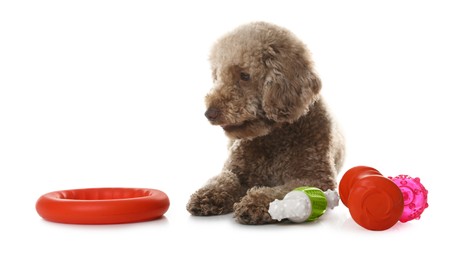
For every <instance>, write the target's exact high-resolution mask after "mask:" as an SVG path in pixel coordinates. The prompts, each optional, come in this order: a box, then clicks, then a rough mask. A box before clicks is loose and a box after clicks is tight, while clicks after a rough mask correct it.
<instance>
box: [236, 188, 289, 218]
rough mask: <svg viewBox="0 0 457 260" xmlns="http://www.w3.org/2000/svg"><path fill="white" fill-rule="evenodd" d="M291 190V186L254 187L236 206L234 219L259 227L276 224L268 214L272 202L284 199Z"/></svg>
mask: <svg viewBox="0 0 457 260" xmlns="http://www.w3.org/2000/svg"><path fill="white" fill-rule="evenodd" d="M290 190H291V186H290V185H282V186H276V187H254V188H252V189H250V190H249V191H248V192H247V194H246V196H244V197H243V198H242V199H241V201H240V202H238V203H236V204H235V207H234V210H235V213H234V217H235V219H236V221H238V222H239V223H241V224H248V225H259V224H270V223H276V222H278V221H277V220H274V219H272V218H271V216H270V214H269V213H268V208H269V206H270V202H272V201H274V200H275V199H282V198H283V197H284V196H285V195H286V194H287V193H288V192H289V191H290Z"/></svg>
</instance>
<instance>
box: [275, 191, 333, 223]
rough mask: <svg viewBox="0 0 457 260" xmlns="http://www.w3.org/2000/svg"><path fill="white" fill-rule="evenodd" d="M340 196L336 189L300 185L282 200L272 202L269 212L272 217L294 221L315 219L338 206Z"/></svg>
mask: <svg viewBox="0 0 457 260" xmlns="http://www.w3.org/2000/svg"><path fill="white" fill-rule="evenodd" d="M338 202H339V196H338V193H337V192H336V191H334V190H327V191H325V192H323V191H322V190H320V189H318V188H315V187H307V186H304V187H298V188H296V189H294V190H293V191H291V192H289V193H287V194H286V196H284V199H282V200H278V199H276V200H274V201H273V202H270V207H269V209H268V213H270V216H271V218H273V219H275V220H278V221H281V220H283V219H288V220H290V221H292V222H297V223H299V222H305V221H313V220H316V219H317V218H319V217H320V216H322V215H323V214H324V213H325V211H326V210H327V209H328V208H329V209H333V208H334V207H336V206H338Z"/></svg>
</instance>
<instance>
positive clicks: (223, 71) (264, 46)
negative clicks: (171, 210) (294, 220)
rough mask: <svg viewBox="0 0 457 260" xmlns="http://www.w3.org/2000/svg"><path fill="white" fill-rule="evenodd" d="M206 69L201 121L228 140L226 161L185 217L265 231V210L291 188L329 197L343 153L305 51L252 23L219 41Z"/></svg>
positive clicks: (283, 34)
mask: <svg viewBox="0 0 457 260" xmlns="http://www.w3.org/2000/svg"><path fill="white" fill-rule="evenodd" d="M210 62H211V65H212V72H213V80H214V87H213V89H212V90H211V91H210V92H209V93H208V95H207V96H206V105H207V111H206V113H205V115H206V117H207V118H208V119H209V121H210V122H211V124H213V125H219V126H221V127H222V128H223V129H224V131H225V134H226V135H227V136H228V137H229V139H230V146H229V147H230V148H229V157H228V159H227V161H226V163H225V165H224V168H223V170H222V173H221V174H219V175H218V176H216V177H214V178H213V179H211V180H210V181H209V182H208V183H207V184H206V185H205V186H204V187H202V188H201V189H199V190H197V191H196V192H195V193H194V194H193V195H192V196H191V198H190V200H189V202H188V204H187V210H188V211H189V212H190V213H191V214H193V215H204V216H207V215H218V214H226V213H230V212H232V211H234V217H235V218H236V220H237V221H238V222H240V223H243V224H267V223H274V222H276V221H275V220H273V219H272V218H271V217H270V215H269V214H268V207H269V203H270V202H271V201H273V200H274V199H282V198H283V197H284V195H285V194H286V193H287V192H289V191H290V190H292V189H293V188H296V187H298V186H304V185H307V186H314V187H318V188H320V189H322V190H327V189H335V188H336V176H337V173H338V171H339V170H340V168H341V166H342V163H343V157H344V145H343V141H342V136H341V134H340V133H339V132H338V131H337V129H336V127H335V124H334V122H333V121H332V119H331V116H330V115H329V113H328V111H327V109H326V105H325V104H324V102H323V100H322V98H321V97H320V94H319V93H320V89H321V81H320V79H319V77H318V76H317V74H316V73H315V71H314V69H313V63H312V61H311V58H310V54H309V51H308V50H307V48H306V46H305V45H304V44H303V43H302V42H301V41H300V40H299V39H298V38H297V37H295V36H294V35H293V34H292V33H291V32H289V31H288V30H286V29H284V28H281V27H278V26H276V25H272V24H268V23H264V22H255V23H250V24H247V25H243V26H240V27H238V28H236V29H235V30H234V31H232V32H230V33H228V34H227V35H225V36H224V37H222V38H221V39H220V40H219V41H218V42H217V43H216V44H215V46H214V48H213V49H212V52H211V55H210Z"/></svg>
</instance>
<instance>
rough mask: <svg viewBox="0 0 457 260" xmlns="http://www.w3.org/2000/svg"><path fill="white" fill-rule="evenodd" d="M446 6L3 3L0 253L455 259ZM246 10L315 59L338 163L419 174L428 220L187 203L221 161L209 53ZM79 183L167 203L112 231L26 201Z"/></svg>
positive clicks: (452, 57) (451, 61)
mask: <svg viewBox="0 0 457 260" xmlns="http://www.w3.org/2000/svg"><path fill="white" fill-rule="evenodd" d="M162 2H163V3H162ZM299 2H300V4H298V3H299ZM451 2H452V1H448V2H444V1H379V2H376V3H375V2H374V1H334V2H328V1H315V2H309V1H296V2H292V1H285V0H281V1H233V0H232V1H196V0H193V1H98V0H90V1H86V0H80V1H57V0H56V1H46V0H43V1H20V0H16V1H2V2H0V176H1V180H0V205H1V206H0V237H1V241H2V242H1V243H2V244H1V245H0V248H1V249H0V259H26V258H27V259H30V258H31V257H33V258H34V259H35V258H36V259H65V258H66V259H97V258H98V259H172V258H173V259H176V257H183V258H184V257H185V258H186V259H247V258H255V259H260V258H266V259H278V258H281V259H293V258H305V259H311V258H317V259H319V258H340V259H341V257H343V258H344V259H347V258H349V257H351V258H352V259H364V258H371V259H386V258H395V259H400V258H408V259H414V258H417V257H419V256H422V257H424V258H425V257H433V256H437V255H446V256H447V258H449V259H451V258H453V257H455V256H456V253H455V249H452V248H451V246H455V239H454V236H455V232H456V231H457V230H456V224H455V222H456V221H455V213H456V210H455V199H453V198H454V197H455V192H454V191H455V188H454V187H455V181H456V177H455V175H456V169H455V156H456V150H455V147H456V145H457V142H456V138H455V133H456V130H457V127H456V125H455V121H456V116H455V112H456V111H457V105H456V102H455V99H456V94H455V89H456V87H457V79H456V69H457V64H456V60H457V52H456V50H455V49H456V46H457V40H456V38H455V32H456V24H457V16H456V8H455V7H454V5H453V4H452V3H451ZM256 20H263V21H268V22H272V23H276V24H278V25H281V26H284V27H287V28H289V29H290V30H292V31H293V32H294V33H295V34H296V35H297V36H298V37H300V38H301V39H302V40H303V41H304V42H305V43H306V44H307V45H308V47H309V49H310V50H311V52H312V53H313V57H314V60H315V63H316V69H317V71H318V72H319V74H320V77H321V79H322V82H323V91H322V94H323V95H324V96H325V98H326V100H327V102H328V104H329V105H330V108H331V109H332V111H333V114H334V115H335V117H336V118H337V120H338V122H339V123H340V125H341V127H342V129H343V131H344V133H345V136H346V141H347V159H346V162H345V165H344V169H343V171H345V170H347V169H349V168H350V167H352V166H356V165H368V166H372V167H375V168H377V169H378V170H380V171H381V173H383V174H384V175H386V176H395V175H398V174H409V175H411V176H413V177H420V178H421V180H422V183H423V184H424V185H425V186H426V188H427V189H428V190H429V204H430V207H429V208H428V209H426V210H425V212H424V214H423V216H422V218H421V219H420V220H414V221H411V222H408V223H405V224H401V223H399V224H397V225H395V226H394V227H392V228H391V229H389V230H386V231H382V232H373V231H368V230H365V229H363V228H362V227H360V226H358V225H357V224H355V223H354V222H353V220H352V219H351V217H350V215H349V213H348V210H347V208H345V207H344V206H343V205H340V206H339V207H338V208H336V209H335V210H333V211H329V212H327V213H326V215H324V216H323V217H322V218H321V219H319V220H318V221H316V222H314V223H305V224H298V225H267V226H244V225H240V224H237V223H236V222H235V221H234V219H233V218H232V216H231V215H226V216H221V217H191V216H190V215H189V214H188V213H187V211H186V210H185V205H186V202H187V200H188V198H189V196H190V194H191V193H192V192H194V191H195V190H196V189H198V188H199V187H200V186H201V185H203V184H204V183H205V181H206V180H207V179H208V178H210V177H212V176H214V175H216V174H217V173H218V171H219V170H220V169H221V167H222V163H223V162H224V160H225V157H226V151H225V147H226V138H225V136H224V134H223V132H222V130H221V129H220V128H218V127H214V126H211V125H210V124H209V123H208V122H207V121H206V119H205V118H204V116H203V113H204V110H205V107H204V104H203V97H204V95H205V94H206V92H207V91H208V90H209V88H210V87H211V80H210V71H209V64H208V61H207V57H208V53H209V50H210V48H211V45H212V44H213V43H214V41H215V40H216V39H217V38H218V37H220V36H221V35H222V34H224V33H226V32H227V31H229V30H231V29H233V28H234V27H236V26H238V25H240V24H243V23H245V22H250V21H256ZM341 175H342V174H340V177H341ZM89 187H145V188H155V189H160V190H163V191H164V192H166V193H167V194H168V196H169V197H170V200H171V206H170V209H169V211H168V212H167V213H166V214H165V217H164V218H162V219H160V220H156V221H151V222H145V223H134V224H125V225H107V226H84V225H64V224H56V223H51V222H46V221H44V220H43V219H41V218H40V217H39V216H38V214H37V213H36V211H35V202H36V200H37V199H38V198H39V196H40V195H42V194H44V193H47V192H50V191H55V190H63V189H73V188H89ZM445 235H447V236H446V237H445ZM450 239H453V240H454V242H453V243H451V242H450Z"/></svg>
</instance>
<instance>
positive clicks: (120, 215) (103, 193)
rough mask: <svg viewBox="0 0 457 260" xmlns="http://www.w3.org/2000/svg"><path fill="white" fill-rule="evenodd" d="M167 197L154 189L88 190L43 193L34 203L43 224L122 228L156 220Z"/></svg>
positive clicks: (166, 202) (165, 204) (163, 210)
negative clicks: (94, 225)
mask: <svg viewBox="0 0 457 260" xmlns="http://www.w3.org/2000/svg"><path fill="white" fill-rule="evenodd" d="M169 206H170V201H169V199H168V196H167V195H166V194H165V193H164V192H162V191H160V190H155V189H142V188H91V189H75V190H62V191H54V192H50V193H46V194H44V195H42V196H41V197H40V198H39V199H38V200H37V202H36V210H37V212H38V214H39V215H40V216H41V217H42V218H43V219H45V220H48V221H52V222H58V223H65V224H122V223H132V222H140V221H148V220H153V219H157V218H160V217H161V216H162V215H163V214H165V212H166V211H167V210H168V208H169Z"/></svg>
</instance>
